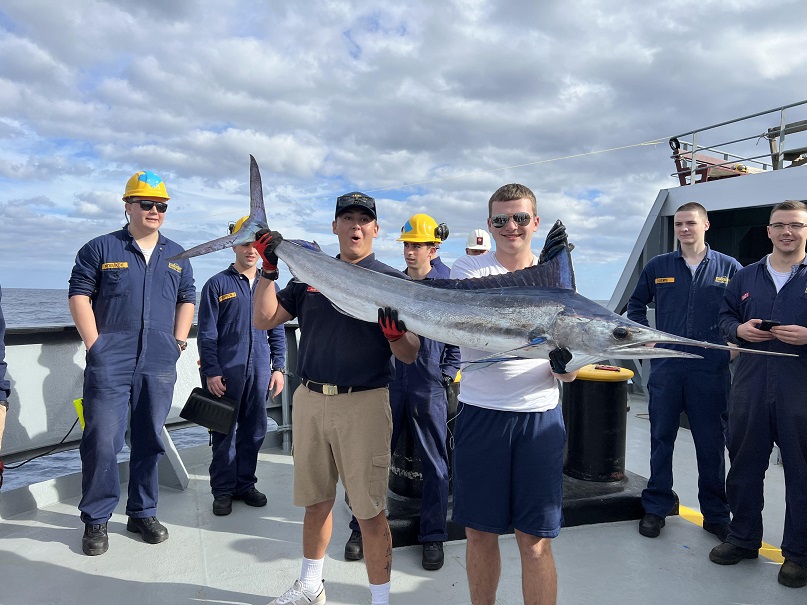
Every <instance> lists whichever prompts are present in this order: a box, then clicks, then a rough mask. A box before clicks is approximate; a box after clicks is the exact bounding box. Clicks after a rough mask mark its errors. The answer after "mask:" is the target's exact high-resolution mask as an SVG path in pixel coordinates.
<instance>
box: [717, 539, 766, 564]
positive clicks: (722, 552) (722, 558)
mask: <svg viewBox="0 0 807 605" xmlns="http://www.w3.org/2000/svg"><path fill="white" fill-rule="evenodd" d="M758 556H759V550H752V549H750V548H743V547H742V546H736V545H734V544H732V543H731V542H723V544H718V545H717V546H715V547H714V548H713V549H712V551H711V552H710V553H709V560H710V561H711V562H712V563H717V564H718V565H736V564H737V563H739V562H740V561H742V560H743V559H756V558H757V557H758Z"/></svg>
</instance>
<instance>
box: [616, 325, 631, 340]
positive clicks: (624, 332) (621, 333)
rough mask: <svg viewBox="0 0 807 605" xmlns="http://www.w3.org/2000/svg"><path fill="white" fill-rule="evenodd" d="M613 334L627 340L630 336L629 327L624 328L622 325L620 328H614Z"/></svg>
mask: <svg viewBox="0 0 807 605" xmlns="http://www.w3.org/2000/svg"><path fill="white" fill-rule="evenodd" d="M613 334H614V338H616V339H617V340H625V339H626V338H627V337H628V334H629V332H628V329H627V328H623V327H622V326H620V327H618V328H614V332H613Z"/></svg>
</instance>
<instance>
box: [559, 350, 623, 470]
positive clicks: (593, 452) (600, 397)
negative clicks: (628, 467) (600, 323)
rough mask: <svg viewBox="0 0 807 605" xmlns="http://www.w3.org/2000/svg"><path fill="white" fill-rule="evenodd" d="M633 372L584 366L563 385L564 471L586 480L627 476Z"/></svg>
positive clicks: (606, 367)
mask: <svg viewBox="0 0 807 605" xmlns="http://www.w3.org/2000/svg"><path fill="white" fill-rule="evenodd" d="M632 377H633V372H631V371H630V370H626V369H624V368H617V367H614V366H601V365H597V366H585V367H584V368H582V369H581V370H580V372H579V373H578V375H577V379H576V380H575V381H574V382H570V383H567V384H564V385H563V420H564V422H565V423H566V448H565V451H564V457H563V472H564V473H565V474H566V475H568V476H569V477H574V478H575V479H582V480H584V481H598V482H616V481H622V480H623V479H624V478H625V439H626V433H627V411H628V379H630V378H632Z"/></svg>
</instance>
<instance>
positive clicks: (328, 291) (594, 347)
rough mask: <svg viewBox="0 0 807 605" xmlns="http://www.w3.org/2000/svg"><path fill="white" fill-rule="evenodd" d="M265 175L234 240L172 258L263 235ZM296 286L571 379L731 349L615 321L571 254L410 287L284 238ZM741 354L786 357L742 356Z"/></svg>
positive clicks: (253, 179)
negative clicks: (560, 352)
mask: <svg viewBox="0 0 807 605" xmlns="http://www.w3.org/2000/svg"><path fill="white" fill-rule="evenodd" d="M266 228H268V225H267V223H266V213H265V210H264V205H263V190H262V185H261V176H260V171H259V169H258V165H257V163H256V162H255V158H254V157H252V156H250V216H249V219H248V220H247V221H246V222H245V223H244V225H242V227H241V229H240V230H239V231H238V232H237V233H236V234H233V235H229V236H225V237H222V238H218V239H216V240H213V241H211V242H207V243H205V244H200V245H198V246H195V247H193V248H191V249H190V250H187V251H186V252H184V253H182V254H181V255H178V256H177V257H176V258H190V257H193V256H198V255H200V254H206V253H208V252H213V251H216V250H221V249H223V248H227V247H231V246H233V245H236V244H247V243H251V242H253V241H254V240H255V233H257V232H258V231H259V230H260V229H266ZM275 253H276V254H277V256H278V258H279V259H280V260H282V261H283V262H285V263H286V265H288V267H289V270H290V271H291V273H292V275H293V276H294V277H295V278H296V279H297V280H299V281H301V282H304V283H307V284H308V285H310V286H312V287H314V288H316V289H317V290H319V291H320V292H321V293H322V294H323V295H325V296H326V297H327V298H328V299H329V300H330V301H331V303H332V304H333V305H334V306H335V307H336V308H337V309H339V310H340V311H341V312H343V313H345V314H347V315H350V316H352V317H356V318H358V319H361V320H364V321H368V322H372V323H375V322H376V321H377V319H378V308H379V307H391V308H393V309H396V310H397V311H398V317H399V318H400V319H402V320H403V321H404V323H405V324H406V327H407V329H408V330H411V331H412V332H414V333H415V334H419V335H421V336H425V337H427V338H431V339H433V340H437V341H439V342H445V343H448V344H453V345H458V346H462V347H469V348H473V349H478V350H481V351H486V352H488V353H490V354H491V358H490V361H494V358H495V357H496V356H511V357H528V358H542V359H548V357H549V352H550V351H552V350H553V349H555V348H557V347H565V348H567V349H569V351H570V352H571V353H572V355H573V357H572V360H571V361H570V362H569V363H567V364H566V367H567V368H568V369H569V370H570V371H572V370H575V369H579V368H581V367H582V366H584V365H586V364H589V363H593V362H596V361H599V360H602V359H653V358H661V357H679V358H694V359H698V358H700V356H699V355H696V354H694V353H691V352H687V351H681V350H674V349H668V348H660V347H651V346H647V345H650V344H675V345H688V346H694V347H703V348H709V349H722V350H732V349H731V348H730V347H728V346H726V345H718V344H713V343H709V342H703V341H696V340H691V339H688V338H683V337H680V336H675V335H673V334H668V333H666V332H662V331H661V330H654V329H651V328H648V327H646V326H643V325H641V324H638V323H635V322H633V321H630V320H629V319H627V318H625V317H621V316H620V315H617V314H615V313H613V312H611V311H609V310H608V309H606V308H604V307H603V306H601V305H599V304H597V303H595V302H593V301H591V300H589V299H587V298H585V297H584V296H581V295H580V294H578V293H577V292H576V289H575V280H574V268H573V266H572V258H571V254H570V251H569V249H568V247H567V248H565V249H564V250H562V251H561V252H560V254H558V255H557V256H555V257H554V258H553V259H551V260H550V261H548V262H546V263H544V264H541V265H536V266H534V267H529V268H527V269H522V270H521V271H515V272H513V273H508V274H505V275H494V276H489V277H482V278H475V279H465V280H429V281H408V280H403V279H399V278H395V277H391V276H388V275H383V274H380V273H376V272H373V271H370V270H368V269H365V268H363V267H359V266H357V265H354V264H351V263H347V262H343V261H340V260H338V259H335V258H332V257H330V256H328V255H326V254H324V253H323V252H321V251H320V249H319V247H318V246H317V245H316V244H309V243H307V242H300V241H294V240H286V239H284V240H283V241H282V242H280V244H279V245H278V247H277V248H276V250H275ZM733 350H738V351H740V352H742V353H752V354H769V355H785V356H788V355H787V354H784V353H767V352H764V351H754V350H746V349H733Z"/></svg>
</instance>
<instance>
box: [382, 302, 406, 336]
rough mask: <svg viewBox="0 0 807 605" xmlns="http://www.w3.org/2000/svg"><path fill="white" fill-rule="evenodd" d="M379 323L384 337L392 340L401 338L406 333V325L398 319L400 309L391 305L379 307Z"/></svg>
mask: <svg viewBox="0 0 807 605" xmlns="http://www.w3.org/2000/svg"><path fill="white" fill-rule="evenodd" d="M378 325H379V326H381V331H382V332H383V333H384V337H385V338H386V339H387V340H389V341H390V342H395V341H396V340H400V339H401V338H403V335H404V334H406V326H405V325H404V322H403V321H401V320H400V319H398V311H396V310H395V309H390V308H389V307H384V308H379V309H378Z"/></svg>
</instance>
